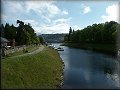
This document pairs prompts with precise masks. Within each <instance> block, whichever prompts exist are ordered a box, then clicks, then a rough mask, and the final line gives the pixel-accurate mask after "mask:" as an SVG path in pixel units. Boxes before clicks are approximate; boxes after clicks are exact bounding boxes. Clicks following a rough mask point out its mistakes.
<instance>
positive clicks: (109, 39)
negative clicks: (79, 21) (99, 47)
mask: <svg viewBox="0 0 120 90" xmlns="http://www.w3.org/2000/svg"><path fill="white" fill-rule="evenodd" d="M118 25H119V24H118V23H117V22H115V21H110V22H105V23H100V24H93V25H92V26H87V27H86V28H84V29H82V30H77V31H73V32H72V28H71V27H70V30H69V35H67V36H65V41H69V42H74V43H89V42H90V43H115V42H116V35H117V26H118ZM67 38H68V40H67Z"/></svg>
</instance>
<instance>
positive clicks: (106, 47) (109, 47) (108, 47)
mask: <svg viewBox="0 0 120 90" xmlns="http://www.w3.org/2000/svg"><path fill="white" fill-rule="evenodd" d="M63 45H66V46H69V47H74V48H82V49H89V50H94V51H99V52H103V53H108V54H112V55H115V54H116V45H114V44H105V43H99V44H98V43H64V44H63Z"/></svg>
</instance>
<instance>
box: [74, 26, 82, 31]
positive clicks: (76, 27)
mask: <svg viewBox="0 0 120 90" xmlns="http://www.w3.org/2000/svg"><path fill="white" fill-rule="evenodd" d="M73 29H74V30H75V31H76V30H81V28H80V27H79V26H77V25H75V26H73Z"/></svg>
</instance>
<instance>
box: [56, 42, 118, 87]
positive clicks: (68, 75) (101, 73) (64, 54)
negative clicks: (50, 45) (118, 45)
mask: <svg viewBox="0 0 120 90" xmlns="http://www.w3.org/2000/svg"><path fill="white" fill-rule="evenodd" d="M54 45H55V47H59V46H60V44H55V43H54ZM60 47H62V48H63V49H64V51H58V52H59V53H60V57H61V58H62V60H63V61H64V63H65V69H64V85H63V87H62V88H63V89H96V88H97V89H120V74H119V73H120V72H119V71H120V66H119V62H118V61H117V60H116V58H114V57H113V56H110V55H107V54H103V53H99V52H95V51H90V50H84V49H76V48H71V47H67V46H60Z"/></svg>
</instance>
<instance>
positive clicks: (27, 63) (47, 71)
mask: <svg viewBox="0 0 120 90" xmlns="http://www.w3.org/2000/svg"><path fill="white" fill-rule="evenodd" d="M1 66H2V70H1V71H2V74H1V79H2V82H1V86H2V88H3V89H5V88H6V89H13V88H14V89H20V88H23V89H30V88H31V89H43V88H44V89H45V88H47V89H48V88H51V89H54V88H57V86H58V85H60V76H61V74H62V73H61V72H62V62H61V58H60V57H59V54H58V53H57V51H55V50H52V49H50V48H45V49H44V50H43V51H42V52H40V53H38V54H34V55H30V56H24V57H17V58H5V59H4V60H2V61H1Z"/></svg>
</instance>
